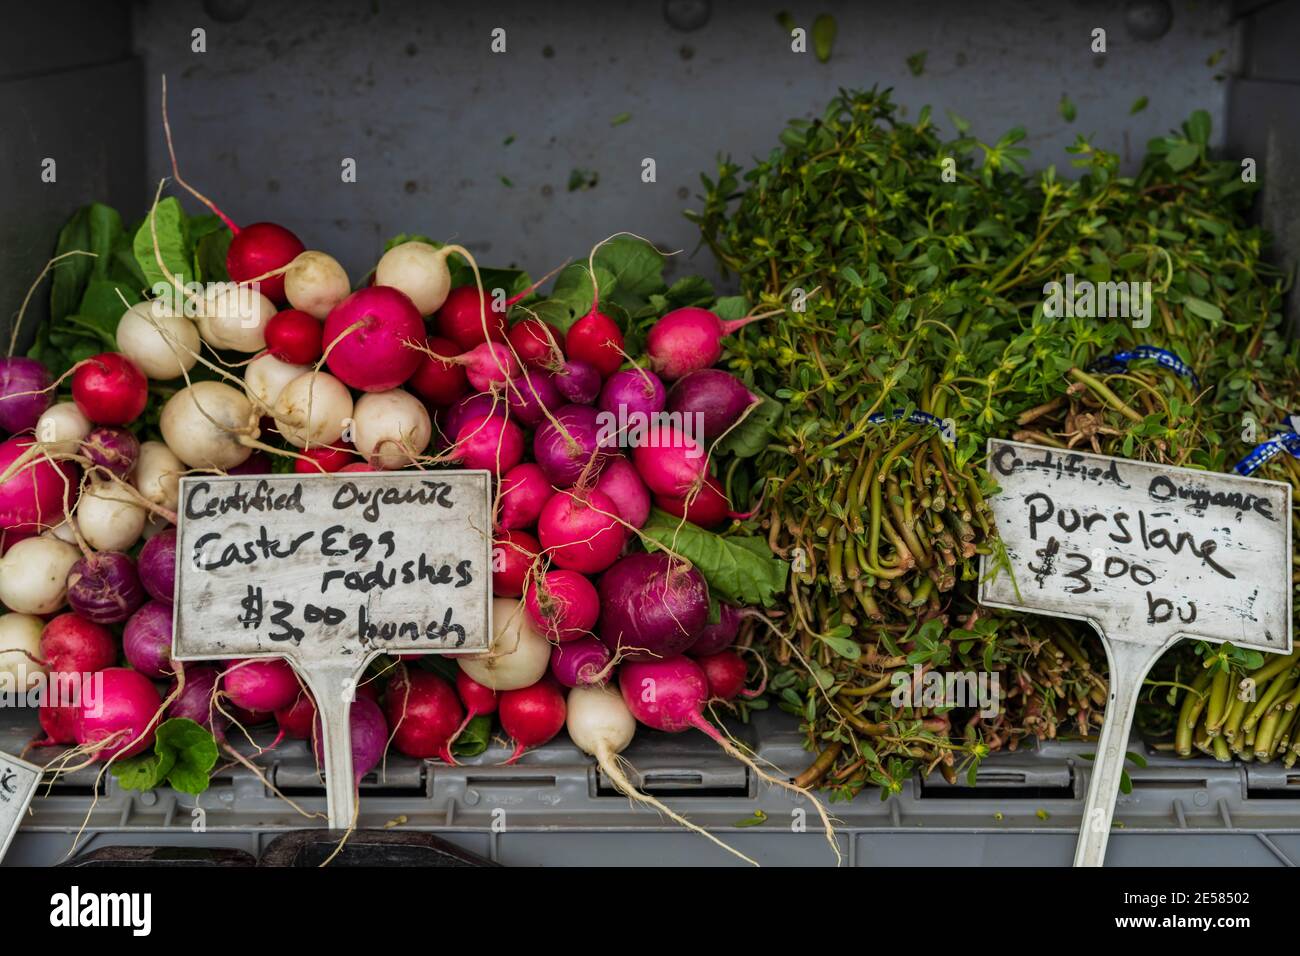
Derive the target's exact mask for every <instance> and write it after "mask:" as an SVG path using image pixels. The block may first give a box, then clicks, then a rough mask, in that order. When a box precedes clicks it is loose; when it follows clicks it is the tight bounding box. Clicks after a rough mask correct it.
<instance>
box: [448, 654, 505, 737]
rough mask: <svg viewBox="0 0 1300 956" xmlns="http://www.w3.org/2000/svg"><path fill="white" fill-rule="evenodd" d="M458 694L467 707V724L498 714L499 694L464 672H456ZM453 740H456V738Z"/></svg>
mask: <svg viewBox="0 0 1300 956" xmlns="http://www.w3.org/2000/svg"><path fill="white" fill-rule="evenodd" d="M456 693H457V694H459V695H460V701H461V703H462V704H464V705H465V720H466V722H469V721H470V720H473V719H474V718H475V717H481V716H485V715H487V714H495V713H496V712H497V696H498V695H497V692H496V691H494V690H493V689H492V688H491V687H484V686H483V685H482V684H480V683H479V682H478V681H476V680H475V679H474V678H472V677H470V676H469V675H468V674H466V673H465V672H464V671H462V670H458V671H456ZM456 736H457V737H458V736H460V735H459V734H457V735H456ZM452 739H453V740H455V737H453V738H452Z"/></svg>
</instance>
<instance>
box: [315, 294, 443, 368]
mask: <svg viewBox="0 0 1300 956" xmlns="http://www.w3.org/2000/svg"><path fill="white" fill-rule="evenodd" d="M353 326H355V328H354V327H353ZM349 330H350V331H349ZM422 341H424V321H423V320H422V319H421V318H420V312H419V310H418V309H416V307H415V305H414V304H413V303H412V302H411V300H410V299H408V298H407V297H406V296H405V295H403V294H402V293H401V292H399V291H398V290H397V289H390V288H388V287H387V286H382V285H375V286H370V287H368V288H365V289H359V290H358V291H356V292H353V293H352V294H351V295H350V296H348V297H347V298H346V299H344V300H343V301H342V302H340V303H339V304H338V305H336V306H335V307H334V308H333V309H331V310H330V314H329V316H328V317H327V318H326V319H325V331H324V342H325V348H326V349H327V350H328V352H329V358H327V359H326V360H325V363H326V365H328V366H329V370H330V371H331V372H333V373H334V375H335V376H337V377H338V378H339V379H340V380H341V381H342V382H344V383H345V384H346V385H349V386H351V387H352V388H357V389H360V390H361V391H363V392H384V391H387V390H388V389H391V388H396V387H397V386H398V385H401V384H402V383H403V382H405V381H406V380H407V379H408V378H410V377H411V375H412V373H414V372H415V370H416V369H417V368H418V367H419V365H420V355H421V353H420V352H418V351H417V350H415V349H413V348H411V347H409V346H408V345H407V343H408V342H422Z"/></svg>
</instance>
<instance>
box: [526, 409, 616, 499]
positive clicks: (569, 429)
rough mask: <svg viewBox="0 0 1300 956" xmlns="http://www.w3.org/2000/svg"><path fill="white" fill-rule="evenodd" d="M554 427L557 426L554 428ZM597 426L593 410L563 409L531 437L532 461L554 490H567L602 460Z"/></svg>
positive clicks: (595, 414)
mask: <svg viewBox="0 0 1300 956" xmlns="http://www.w3.org/2000/svg"><path fill="white" fill-rule="evenodd" d="M557 423H558V425H557ZM599 433H600V423H599V422H598V420H597V413H596V410H595V409H594V408H591V407H589V406H586V405H565V406H564V407H563V408H561V409H560V410H559V411H558V412H556V413H555V421H553V422H551V421H548V422H546V423H545V424H544V425H542V426H541V427H540V428H538V429H537V431H536V432H535V433H534V434H533V457H534V458H536V459H537V464H539V465H541V466H542V471H543V472H545V473H546V477H547V479H548V480H549V481H550V482H551V484H553V485H555V486H556V487H557V488H568V487H569V486H570V485H572V484H573V483H574V482H576V481H577V480H578V478H579V477H581V476H582V473H583V471H584V470H586V469H587V468H588V466H589V465H591V466H592V467H593V468H594V465H593V461H594V460H595V459H597V458H598V456H602V455H603V453H602V452H601V451H600V446H599V438H598V436H599Z"/></svg>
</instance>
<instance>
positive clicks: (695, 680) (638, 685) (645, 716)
mask: <svg viewBox="0 0 1300 956" xmlns="http://www.w3.org/2000/svg"><path fill="white" fill-rule="evenodd" d="M618 686H619V690H620V691H621V692H622V694H623V702H624V703H625V704H627V708H628V710H630V711H631V712H632V716H634V717H635V718H636V719H637V720H638V721H640V722H641V723H643V724H645V725H646V726H647V727H650V728H652V729H654V730H662V731H665V732H666V733H670V734H677V733H681V732H682V731H684V730H688V729H690V728H691V727H694V728H695V729H696V730H698V731H700V732H701V733H703V734H705V735H706V736H707V737H709V738H710V739H711V740H712V741H713V742H714V743H716V744H717V745H718V746H719V747H721V748H722V749H723V750H724V751H725V752H726V753H727V754H728V755H729V756H731V757H732V758H734V759H736V760H739V761H740V762H741V763H743V764H744V765H745V766H747V767H748V768H749V769H750V771H751V772H753V774H754V775H755V776H757V777H758V778H759V779H760V780H764V781H766V782H767V783H770V784H772V785H773V786H777V787H784V788H785V789H787V790H790V791H792V792H794V793H798V794H799V795H800V796H803V797H805V798H806V799H808V800H809V801H811V802H812V805H813V807H814V808H815V809H816V810H817V814H818V816H820V817H821V821H822V824H823V826H824V827H825V832H826V840H827V842H828V843H830V845H831V849H832V850H834V851H835V859H836V861H837V862H839V861H841V860H842V857H841V854H840V848H839V846H838V844H837V843H836V840H835V829H834V827H832V826H831V821H830V817H829V816H828V815H827V813H826V809H825V808H824V807H823V806H822V804H821V801H820V800H818V799H817V798H816V797H815V796H813V795H812V794H811V793H810V792H809V791H808V790H807V789H806V788H804V787H801V786H798V785H797V784H793V783H790V782H789V781H787V780H783V779H781V778H780V777H775V776H773V775H772V774H770V773H768V772H767V771H766V770H764V769H763V768H762V767H760V766H759V765H758V764H757V763H756V762H755V761H754V760H753V759H752V758H751V757H749V756H747V755H746V754H745V753H743V752H742V751H741V750H740V749H739V748H738V747H736V745H735V744H733V743H732V742H731V741H730V740H729V739H727V737H726V736H725V735H724V734H723V733H722V732H721V731H719V730H718V729H717V728H716V727H714V726H713V725H712V724H710V723H709V722H708V721H707V720H705V719H704V706H705V704H706V702H707V701H708V699H709V682H708V678H707V677H705V675H704V671H703V670H701V668H700V666H699V665H698V664H697V663H695V662H694V661H693V660H691V659H690V658H689V657H669V658H666V659H664V660H650V661H628V662H626V663H625V664H624V665H623V666H622V668H620V670H619V674H618Z"/></svg>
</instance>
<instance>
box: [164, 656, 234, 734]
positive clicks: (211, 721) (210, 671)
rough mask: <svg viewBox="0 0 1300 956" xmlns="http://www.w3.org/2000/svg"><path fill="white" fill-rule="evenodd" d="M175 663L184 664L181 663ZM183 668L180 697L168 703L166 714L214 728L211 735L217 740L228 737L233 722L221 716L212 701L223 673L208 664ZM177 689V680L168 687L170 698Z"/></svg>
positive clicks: (188, 665)
mask: <svg viewBox="0 0 1300 956" xmlns="http://www.w3.org/2000/svg"><path fill="white" fill-rule="evenodd" d="M175 666H176V667H180V666H182V665H180V663H179V662H178V663H177V664H176V665H175ZM184 668H185V687H184V689H183V690H182V691H181V693H180V696H179V697H177V698H176V699H175V700H173V701H172V702H171V703H170V704H169V705H168V707H167V716H168V717H184V718H187V719H189V720H192V721H194V722H195V723H196V724H198V725H199V726H201V727H206V728H208V730H210V731H212V735H213V736H214V737H216V738H217V740H218V741H221V740H225V739H226V728H227V727H228V726H230V721H229V720H227V719H226V718H225V717H224V716H223V715H222V713H221V711H219V710H218V709H217V707H216V705H215V704H214V703H213V701H212V698H213V696H214V695H215V694H216V690H217V683H218V681H219V680H220V676H221V675H220V672H219V671H218V670H217V669H216V668H215V667H209V666H207V665H206V664H185V665H184ZM174 690H176V681H175V680H173V681H172V683H171V686H170V687H169V688H167V696H168V697H170V696H171V695H172V692H173V691H174Z"/></svg>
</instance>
